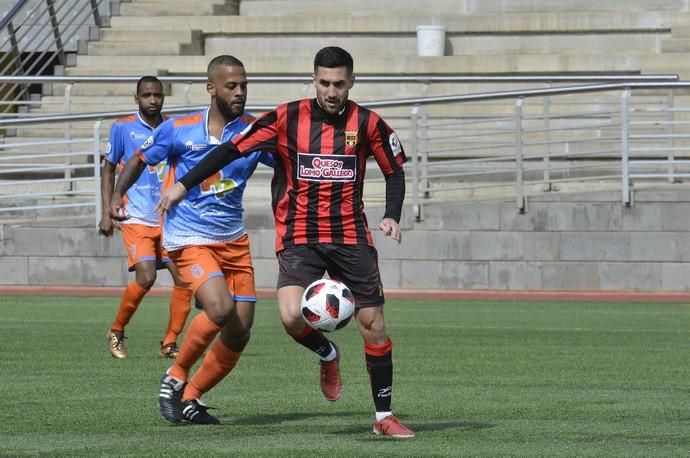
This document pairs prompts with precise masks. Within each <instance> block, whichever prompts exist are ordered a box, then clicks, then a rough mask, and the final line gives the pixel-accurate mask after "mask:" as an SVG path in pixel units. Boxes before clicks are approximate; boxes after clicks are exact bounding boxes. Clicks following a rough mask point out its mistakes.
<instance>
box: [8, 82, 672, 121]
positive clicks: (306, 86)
mask: <svg viewBox="0 0 690 458" xmlns="http://www.w3.org/2000/svg"><path fill="white" fill-rule="evenodd" d="M158 78H159V79H160V80H161V81H162V82H163V83H165V84H170V85H172V84H176V85H179V89H177V90H176V94H175V95H176V99H177V102H176V103H177V106H178V107H185V106H190V105H197V104H203V103H205V102H206V98H207V95H206V94H205V93H204V94H202V95H201V97H202V98H198V97H197V98H195V96H194V94H193V91H192V88H193V86H194V85H200V84H204V83H205V82H206V81H207V78H206V76H202V75H178V76H166V75H161V76H159V77H158ZM138 79H139V77H138V76H19V75H5V76H0V88H3V87H5V88H16V87H22V88H28V87H29V86H30V85H38V84H42V85H44V88H43V90H42V93H43V94H46V95H47V94H51V95H56V96H57V95H58V94H55V93H54V92H55V91H56V90H57V89H56V88H60V87H61V89H60V90H61V93H60V94H59V95H61V96H62V100H60V99H59V97H55V98H53V99H51V100H47V99H46V98H43V99H40V100H38V99H37V100H33V99H32V98H29V97H11V98H10V97H9V96H11V95H12V94H13V93H12V92H11V91H5V94H6V95H5V96H4V97H0V107H5V108H6V109H5V110H4V112H3V111H2V110H0V117H8V118H15V117H26V116H42V114H41V113H40V112H39V113H35V112H32V110H38V109H40V108H49V107H51V106H54V107H59V108H61V109H62V111H63V113H72V112H73V111H74V110H75V108H78V109H79V110H80V111H84V108H86V111H92V110H91V108H90V106H94V107H95V106H98V108H94V109H101V110H102V109H103V108H104V107H105V109H107V108H108V105H112V106H116V105H119V104H121V103H122V102H121V100H118V98H117V97H115V98H113V99H112V100H108V98H103V97H98V98H93V99H89V100H84V98H81V99H79V102H78V104H79V107H76V102H75V98H74V96H73V93H74V92H75V91H76V89H77V88H78V87H79V85H83V84H99V85H103V86H104V88H105V87H106V85H108V84H117V83H127V84H128V85H129V86H130V87H134V84H135V83H136V82H137V80H138ZM248 80H249V82H250V83H251V85H252V86H254V85H255V84H271V85H276V84H278V85H282V86H285V85H287V84H294V83H298V84H299V87H300V89H299V90H297V91H296V92H295V93H294V94H293V95H292V96H293V97H294V98H302V97H310V96H311V93H312V91H313V86H312V78H311V76H308V75H304V76H287V75H249V77H248ZM677 80H678V76H677V75H672V74H650V75H616V74H600V75H557V74H556V75H525V76H500V75H495V76H436V75H375V76H374V75H362V76H358V77H357V87H360V86H362V85H370V84H373V85H378V84H390V83H395V84H405V85H408V86H412V87H413V89H411V91H412V92H413V93H414V94H416V95H419V96H420V97H424V96H426V95H428V93H429V92H430V90H431V87H432V85H439V84H444V83H450V84H454V85H458V84H466V85H471V86H473V87H477V90H476V91H474V90H473V91H472V92H477V91H484V90H487V89H486V88H488V87H494V86H505V85H507V84H520V85H521V89H525V88H528V87H535V88H539V87H553V86H555V85H563V84H575V83H595V82H610V81H619V82H623V81H625V82H628V81H629V82H643V81H645V82H653V81H677ZM0 94H2V91H0ZM167 106H168V107H172V106H171V105H170V103H168V105H167ZM9 108H11V109H9ZM115 109H116V108H113V110H115Z"/></svg>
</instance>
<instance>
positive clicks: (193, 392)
mask: <svg viewBox="0 0 690 458" xmlns="http://www.w3.org/2000/svg"><path fill="white" fill-rule="evenodd" d="M241 355H242V353H241V352H236V351H232V350H230V349H229V348H228V347H226V346H225V345H224V344H223V342H222V341H221V340H220V339H217V340H216V342H215V343H214V344H213V346H212V347H211V351H209V352H208V353H206V357H205V358H204V362H203V363H201V367H200V368H199V370H198V371H196V374H194V377H192V379H191V380H190V381H189V383H188V384H187V386H186V387H185V389H184V393H183V394H182V399H183V400H187V399H200V398H201V396H202V395H203V394H204V393H206V392H208V391H209V390H210V389H211V388H213V387H214V386H216V384H217V383H218V382H220V381H221V380H223V378H225V376H226V375H228V374H229V373H230V371H232V370H233V368H234V367H235V365H236V364H237V361H238V360H239V359H240V356H241Z"/></svg>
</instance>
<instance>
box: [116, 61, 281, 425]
mask: <svg viewBox="0 0 690 458" xmlns="http://www.w3.org/2000/svg"><path fill="white" fill-rule="evenodd" d="M207 73H208V83H207V91H208V93H209V94H210V96H211V104H210V106H209V108H208V109H206V110H205V111H202V112H198V113H193V114H190V115H188V116H183V117H179V118H176V119H170V120H168V121H166V122H164V123H163V124H161V125H160V127H159V128H158V129H156V131H155V132H154V133H153V135H152V136H151V137H150V138H149V139H148V140H147V141H146V143H144V144H143V145H142V146H141V148H140V149H139V151H138V152H137V154H136V155H135V156H134V157H133V158H132V159H130V161H128V162H127V164H126V165H125V168H124V170H123V172H122V174H121V175H120V179H119V180H118V183H117V186H116V188H115V192H114V194H113V199H112V204H111V215H113V216H114V217H117V215H118V214H119V213H120V209H121V208H122V200H121V196H122V194H123V193H124V192H125V191H127V189H128V188H129V186H130V185H131V184H132V183H134V180H135V179H136V178H137V177H138V176H140V174H141V173H142V171H143V170H145V168H146V167H147V165H150V164H156V163H158V162H160V161H163V160H166V161H168V164H169V166H170V174H169V177H170V178H171V179H173V180H174V179H178V178H179V177H181V176H183V175H185V174H186V173H187V172H188V171H189V170H190V169H191V168H193V167H194V166H195V165H196V164H197V163H199V161H201V160H202V159H203V158H204V157H205V156H206V155H207V154H208V153H209V151H211V150H212V149H213V148H215V147H216V146H217V145H218V144H220V143H221V142H227V141H229V140H230V139H231V138H232V137H234V136H235V135H237V134H238V133H240V132H241V131H243V130H244V129H245V128H246V127H247V126H249V125H250V123H251V122H252V121H253V120H254V118H253V117H251V116H250V115H249V114H247V113H245V112H244V106H245V103H246V100H247V75H246V72H245V69H244V65H243V64H242V62H240V61H239V60H238V59H236V58H235V57H232V56H226V55H223V56H218V57H216V58H214V59H213V60H211V62H210V63H209V66H208V72H207ZM259 162H262V163H264V164H266V165H269V166H272V165H273V158H272V156H271V155H270V154H267V153H262V152H259V151H257V152H253V153H251V154H248V155H246V156H244V157H243V158H242V159H241V160H239V161H235V162H233V163H232V164H229V165H227V166H226V167H223V168H222V169H220V170H219V171H218V173H216V174H214V175H213V176H212V177H210V178H208V179H207V180H205V181H204V182H203V183H201V184H200V185H199V186H196V187H194V188H192V189H190V192H189V193H188V194H187V196H186V199H185V200H184V201H183V202H182V203H180V205H178V206H177V207H175V209H174V210H173V211H171V212H168V214H166V215H165V217H164V222H163V245H164V247H165V248H166V249H167V250H168V252H169V254H170V257H171V258H173V260H174V261H175V264H176V265H177V266H178V268H179V270H180V274H181V275H182V278H183V279H184V280H185V281H188V282H189V283H190V284H191V285H192V289H193V290H194V293H195V295H196V298H197V300H198V301H199V302H200V303H201V304H203V310H202V312H201V313H199V314H198V315H196V317H194V319H192V321H191V322H190V324H189V327H188V329H187V331H186V333H185V337H184V340H183V341H182V345H181V347H180V353H179V355H178V357H177V359H176V360H175V363H174V364H173V365H172V367H170V368H169V369H168V370H167V371H166V372H165V373H164V374H163V376H162V377H161V385H160V392H159V406H160V412H161V415H162V416H163V417H164V418H165V419H166V420H168V421H170V422H172V423H177V422H179V421H180V420H183V419H184V420H186V421H188V422H190V423H194V424H216V423H218V422H219V421H218V419H217V418H216V417H214V416H212V415H210V414H209V413H208V409H207V407H206V406H205V405H204V404H203V403H202V402H201V397H202V395H203V394H204V393H206V392H208V391H209V390H210V389H211V388H213V387H214V386H215V385H216V384H217V383H218V382H220V381H221V380H222V379H223V378H224V377H225V376H227V375H228V374H229V373H230V371H232V369H233V368H234V367H235V365H236V364H237V361H238V360H239V358H240V356H241V354H242V351H243V350H244V348H245V346H246V345H247V343H248V342H249V336H250V329H251V327H252V324H253V321H254V305H255V303H256V290H255V286H254V268H253V265H252V259H251V255H250V251H249V238H248V236H247V233H246V231H245V229H244V224H243V222H242V213H243V205H242V196H243V193H244V190H245V188H246V185H247V180H248V179H249V177H250V176H251V175H252V174H253V173H254V170H255V169H256V167H257V165H258V163H259ZM216 336H219V338H218V339H216V340H215V342H213V341H214V339H215V338H216ZM207 348H209V351H208V352H207V353H206V356H205V357H204V359H203V362H202V364H201V366H200V367H199V369H198V370H197V371H196V373H194V376H193V377H191V378H190V377H189V375H190V371H191V368H192V366H193V365H194V364H195V363H196V362H197V360H198V359H199V358H200V357H201V355H202V354H203V353H204V351H205V350H206V349H207Z"/></svg>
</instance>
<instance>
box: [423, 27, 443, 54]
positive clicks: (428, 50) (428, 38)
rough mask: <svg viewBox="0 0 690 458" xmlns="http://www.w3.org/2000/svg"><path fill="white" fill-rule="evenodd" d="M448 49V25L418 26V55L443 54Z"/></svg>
mask: <svg viewBox="0 0 690 458" xmlns="http://www.w3.org/2000/svg"><path fill="white" fill-rule="evenodd" d="M445 51H446V27H445V26H443V25H418V26H417V55H418V56H442V55H444V54H445Z"/></svg>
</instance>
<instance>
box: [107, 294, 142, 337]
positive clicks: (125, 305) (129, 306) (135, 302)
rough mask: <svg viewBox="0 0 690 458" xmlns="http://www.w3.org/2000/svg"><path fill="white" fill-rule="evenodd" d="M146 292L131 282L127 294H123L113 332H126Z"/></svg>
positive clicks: (112, 327) (112, 328)
mask: <svg viewBox="0 0 690 458" xmlns="http://www.w3.org/2000/svg"><path fill="white" fill-rule="evenodd" d="M146 292H147V291H146V290H145V289H144V288H142V287H141V286H139V285H137V282H136V281H131V282H129V284H128V285H127V288H125V292H124V293H122V299H121V300H120V308H119V309H118V310H117V316H116V317H115V321H114V322H113V324H112V326H111V327H110V329H111V330H112V331H120V332H124V330H125V326H127V323H129V320H131V319H132V316H133V315H134V312H136V311H137V307H139V304H140V303H141V300H142V299H143V298H144V296H145V295H146Z"/></svg>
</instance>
